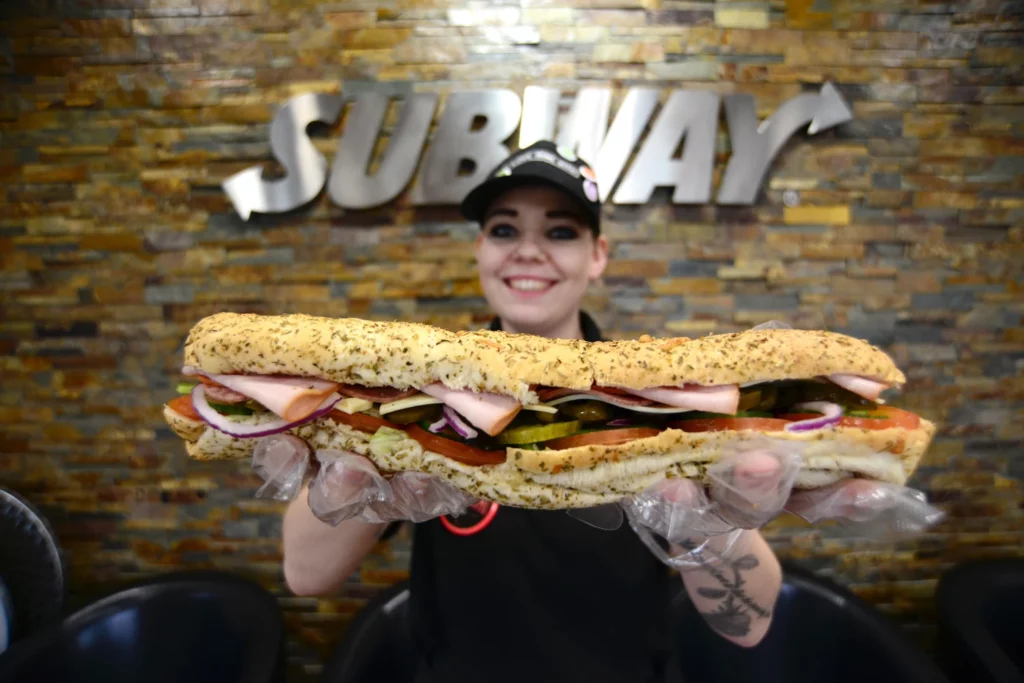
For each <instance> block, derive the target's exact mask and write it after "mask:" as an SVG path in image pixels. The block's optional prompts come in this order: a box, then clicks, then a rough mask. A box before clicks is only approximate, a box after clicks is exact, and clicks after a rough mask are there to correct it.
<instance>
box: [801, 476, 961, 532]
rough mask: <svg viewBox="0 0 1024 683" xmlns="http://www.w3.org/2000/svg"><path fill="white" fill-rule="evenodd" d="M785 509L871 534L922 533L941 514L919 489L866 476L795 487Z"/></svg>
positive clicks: (938, 518) (815, 519) (803, 516)
mask: <svg viewBox="0 0 1024 683" xmlns="http://www.w3.org/2000/svg"><path fill="white" fill-rule="evenodd" d="M786 510H787V511H788V512H791V513H793V514H794V515H797V516H798V517H801V518H803V519H804V520H806V521H808V522H810V523H811V524H814V523H816V522H821V521H824V520H835V521H837V522H838V523H839V524H840V525H841V526H843V527H845V528H846V529H847V530H848V531H849V532H850V533H852V534H855V535H858V536H870V537H872V538H888V537H894V536H899V535H901V534H908V533H910V534H918V533H922V532H924V531H925V530H927V529H928V528H929V527H931V526H932V525H934V524H937V523H938V522H939V521H941V520H942V518H943V517H944V516H945V513H944V512H942V511H941V510H939V509H938V508H936V507H935V506H933V505H930V504H929V503H928V500H927V498H926V497H925V495H924V493H922V492H921V491H917V490H915V489H911V488H906V487H904V486H897V485H896V484H889V483H886V482H880V481H871V480H869V479H848V480H846V481H840V482H837V483H835V484H832V485H831V486H826V487H824V488H820V489H813V490H810V491H797V492H795V493H794V494H793V495H792V496H790V498H789V502H788V503H786Z"/></svg>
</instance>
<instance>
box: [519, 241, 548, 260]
mask: <svg viewBox="0 0 1024 683" xmlns="http://www.w3.org/2000/svg"><path fill="white" fill-rule="evenodd" d="M515 255H516V257H517V258H520V259H524V260H540V259H543V258H544V251H543V250H542V249H541V248H540V245H538V244H537V243H536V242H535V241H534V240H532V239H529V238H526V239H524V240H521V241H520V242H519V245H518V247H517V248H516V253H515Z"/></svg>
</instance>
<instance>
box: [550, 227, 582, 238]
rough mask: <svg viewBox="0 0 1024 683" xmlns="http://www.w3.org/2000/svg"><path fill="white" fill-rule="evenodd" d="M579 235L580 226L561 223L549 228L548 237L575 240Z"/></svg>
mask: <svg viewBox="0 0 1024 683" xmlns="http://www.w3.org/2000/svg"><path fill="white" fill-rule="evenodd" d="M579 236H580V231H579V228H573V227H570V226H568V225H560V226H558V227H554V228H551V229H550V230H548V239H553V240H574V239H576V238H578V237H579Z"/></svg>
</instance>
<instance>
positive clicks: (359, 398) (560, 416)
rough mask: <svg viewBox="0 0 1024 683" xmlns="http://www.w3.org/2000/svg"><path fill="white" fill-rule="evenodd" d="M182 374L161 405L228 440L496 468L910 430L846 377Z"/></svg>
mask: <svg viewBox="0 0 1024 683" xmlns="http://www.w3.org/2000/svg"><path fill="white" fill-rule="evenodd" d="M184 374H185V375H187V376H190V377H194V378H195V379H194V380H193V381H189V382H183V383H182V384H180V385H179V387H178V391H179V393H182V394H185V395H183V396H181V397H179V398H178V399H175V400H173V401H171V402H169V404H168V405H169V407H170V408H171V409H172V410H174V411H175V412H177V413H179V414H181V415H182V416H184V417H188V418H191V419H194V420H202V421H203V422H206V423H207V424H209V425H210V426H211V427H213V428H214V429H218V430H220V431H222V432H224V433H226V434H229V435H231V436H235V437H238V438H253V437H259V436H266V435H268V434H274V433H278V432H282V431H287V430H290V429H293V428H295V427H297V426H299V425H302V424H305V423H307V422H310V421H312V420H315V419H319V418H329V419H332V420H334V421H335V422H339V423H342V424H346V425H348V426H349V427H352V428H354V429H357V430H359V431H362V432H365V433H366V434H368V435H369V436H371V437H373V438H374V439H377V440H383V439H394V438H397V437H399V436H404V437H408V438H412V439H414V440H416V441H418V442H419V443H420V444H421V445H422V446H423V447H424V448H425V449H427V450H430V451H433V452H435V453H439V454H441V455H444V456H447V457H450V458H452V459H454V460H458V461H460V462H463V463H465V464H470V465H492V464H500V463H503V462H505V460H506V451H505V448H506V447H515V448H519V449H528V450H545V449H552V450H564V449H569V448H576V447H579V446H614V445H621V444H625V443H629V442H631V441H634V440H637V439H644V438H649V437H653V436H657V435H658V434H659V433H661V432H662V431H664V430H666V429H679V430H683V431H687V432H706V431H729V430H737V431H739V430H754V431H761V432H772V431H810V430H820V429H829V428H834V427H857V428H861V429H888V428H892V427H901V428H905V429H915V428H917V427H918V426H919V424H920V419H919V418H918V417H917V416H916V415H914V414H913V413H909V412H907V411H903V410H899V409H897V408H892V407H889V406H885V405H883V404H884V401H882V400H881V399H880V396H881V394H882V392H883V391H884V390H885V389H887V388H889V386H888V385H886V384H884V383H882V382H879V381H876V380H874V379H871V378H868V377H861V376H857V375H848V374H835V375H830V376H828V377H817V378H812V379H801V380H783V381H769V382H760V383H751V384H748V385H744V386H739V385H735V384H733V385H719V386H700V385H695V384H686V385H683V386H678V387H650V388H644V389H633V388H625V387H601V386H592V387H591V388H590V389H588V390H585V391H581V390H578V389H567V388H562V387H552V386H535V387H532V389H533V390H534V392H535V393H536V395H537V397H538V399H539V401H538V402H537V403H535V404H523V403H521V402H520V401H519V400H517V399H515V398H512V397H510V396H504V395H500V394H493V393H481V392H473V391H469V390H457V389H451V388H449V387H446V386H445V385H443V384H441V383H439V382H435V383H433V384H429V385H427V386H424V387H420V388H419V389H396V388H389V387H367V386H361V385H356V384H340V383H337V382H332V381H329V380H323V379H317V378H307V377H287V376H273V375H256V376H254V375H219V374H208V373H204V372H202V371H201V370H199V369H197V368H193V367H186V368H185V369H184ZM253 414H266V417H267V418H269V419H267V420H260V421H259V424H256V425H253V424H244V425H243V424H239V423H238V422H237V421H233V420H232V416H235V415H253ZM250 422H251V421H250ZM403 432H404V434H402V433H403Z"/></svg>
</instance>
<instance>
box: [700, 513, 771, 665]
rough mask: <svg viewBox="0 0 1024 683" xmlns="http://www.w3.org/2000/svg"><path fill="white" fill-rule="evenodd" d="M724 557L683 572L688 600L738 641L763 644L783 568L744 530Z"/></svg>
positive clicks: (761, 541)
mask: <svg viewBox="0 0 1024 683" xmlns="http://www.w3.org/2000/svg"><path fill="white" fill-rule="evenodd" d="M737 543H739V544H741V545H739V546H737V547H735V550H737V551H738V552H732V553H730V555H729V559H728V560H724V561H719V562H714V563H710V562H709V563H708V564H707V565H706V566H705V567H704V568H701V569H694V570H691V571H687V572H683V584H684V585H685V586H686V592H687V593H688V594H689V596H690V600H692V601H693V604H694V605H695V606H696V608H697V611H699V612H700V614H701V616H703V617H704V619H705V621H707V623H708V625H709V626H711V628H713V629H714V630H715V631H716V632H718V633H719V634H721V635H722V636H723V637H725V638H728V639H729V640H731V641H733V642H734V643H736V644H738V645H742V646H744V647H752V646H754V645H757V644H758V643H759V642H761V639H762V638H763V637H764V635H765V633H767V632H768V627H769V626H770V625H771V618H772V610H773V609H774V608H775V601H776V599H777V598H778V597H779V590H780V588H781V586H782V568H781V567H780V566H779V561H778V559H777V558H776V557H775V553H773V552H772V549H771V548H770V547H769V546H768V543H767V542H765V540H764V538H763V537H762V536H761V534H760V533H758V532H757V531H745V532H744V533H743V536H741V538H740V539H739V540H738V541H737Z"/></svg>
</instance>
